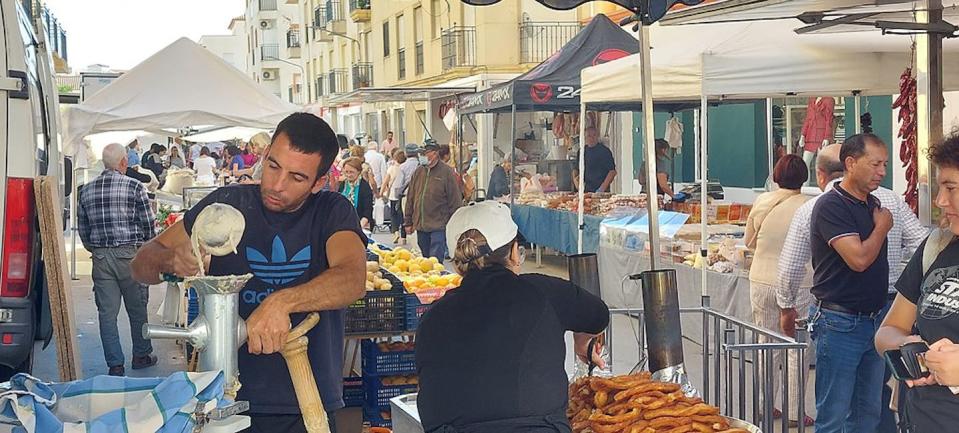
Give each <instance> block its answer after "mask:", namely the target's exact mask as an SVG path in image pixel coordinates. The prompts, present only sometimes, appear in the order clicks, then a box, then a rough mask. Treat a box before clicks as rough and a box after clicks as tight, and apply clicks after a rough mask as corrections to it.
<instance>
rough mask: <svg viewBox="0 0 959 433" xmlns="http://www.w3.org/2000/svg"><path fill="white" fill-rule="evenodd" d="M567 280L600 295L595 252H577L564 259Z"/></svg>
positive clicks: (597, 263) (597, 262)
mask: <svg viewBox="0 0 959 433" xmlns="http://www.w3.org/2000/svg"><path fill="white" fill-rule="evenodd" d="M566 267H567V268H568V269H569V281H570V282H572V283H573V284H575V285H577V286H579V287H582V288H583V290H586V291H587V292H589V293H592V294H593V295H596V296H600V289H599V261H598V260H597V258H596V254H577V255H572V256H569V257H568V258H567V259H566Z"/></svg>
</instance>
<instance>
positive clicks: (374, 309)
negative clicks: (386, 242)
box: [346, 272, 406, 334]
mask: <svg viewBox="0 0 959 433" xmlns="http://www.w3.org/2000/svg"><path fill="white" fill-rule="evenodd" d="M383 278H386V279H387V280H390V282H391V283H392V284H393V288H392V289H391V290H376V291H368V292H366V296H364V297H363V299H360V300H358V301H356V302H354V303H353V304H351V305H350V306H349V307H347V309H346V333H347V334H369V333H376V332H402V331H404V330H406V307H405V305H406V297H405V293H404V291H403V283H402V282H400V280H399V279H398V278H396V276H394V275H393V274H390V273H388V272H384V273H383Z"/></svg>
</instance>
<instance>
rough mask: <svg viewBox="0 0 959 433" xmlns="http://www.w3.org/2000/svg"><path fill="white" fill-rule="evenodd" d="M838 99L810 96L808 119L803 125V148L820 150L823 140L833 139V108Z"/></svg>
mask: <svg viewBox="0 0 959 433" xmlns="http://www.w3.org/2000/svg"><path fill="white" fill-rule="evenodd" d="M835 106H836V100H834V99H833V98H832V97H825V98H818V100H817V98H809V101H808V103H807V104H806V120H804V121H803V125H802V138H803V149H804V150H805V151H807V152H818V151H819V148H820V147H822V145H823V141H832V139H833V132H834V128H833V109H834V108H835Z"/></svg>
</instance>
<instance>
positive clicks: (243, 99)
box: [65, 38, 300, 155]
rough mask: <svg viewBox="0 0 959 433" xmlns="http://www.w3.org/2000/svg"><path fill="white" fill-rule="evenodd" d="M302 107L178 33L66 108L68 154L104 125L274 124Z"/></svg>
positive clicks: (113, 127) (127, 127)
mask: <svg viewBox="0 0 959 433" xmlns="http://www.w3.org/2000/svg"><path fill="white" fill-rule="evenodd" d="M298 110H300V108H299V107H297V106H296V105H293V104H290V103H287V102H285V101H283V100H281V99H280V98H277V97H276V95H273V94H272V93H270V92H269V91H268V90H266V89H264V88H262V87H260V86H259V85H258V84H257V83H255V82H254V81H253V80H251V79H250V78H249V77H247V76H246V75H244V74H243V73H242V72H240V71H239V70H238V69H236V68H234V67H233V66H231V65H230V64H228V63H226V62H225V61H223V59H221V58H219V57H218V56H216V55H215V54H213V53H211V52H210V51H208V50H206V49H205V48H203V47H202V46H200V45H198V44H197V43H195V42H193V41H191V40H189V39H187V38H180V39H178V40H177V41H176V42H173V43H172V44H170V45H168V46H167V47H166V48H164V49H162V50H160V51H159V52H157V53H156V54H154V55H152V56H150V58H148V59H146V60H144V61H143V62H142V63H140V64H139V65H137V66H136V67H134V68H133V69H131V70H130V71H129V72H127V73H125V74H123V75H122V76H121V77H120V78H118V79H117V80H116V81H114V82H113V83H111V84H110V85H108V86H107V87H105V88H104V89H103V90H101V91H99V92H97V93H96V94H95V95H93V96H92V97H91V98H90V99H88V100H86V101H84V102H83V103H81V104H79V105H76V106H74V107H70V108H69V109H68V111H67V113H66V116H65V118H66V154H68V155H73V154H74V151H73V149H75V148H77V147H78V144H80V143H81V141H82V140H83V138H84V137H86V136H88V135H90V134H95V133H99V132H106V131H130V130H147V131H157V130H161V129H164V128H181V127H185V126H191V125H208V126H223V127H226V126H244V127H251V128H261V129H272V128H274V127H276V124H277V123H279V122H280V121H281V120H283V118H284V117H286V116H288V115H289V114H290V113H293V112H296V111H298Z"/></svg>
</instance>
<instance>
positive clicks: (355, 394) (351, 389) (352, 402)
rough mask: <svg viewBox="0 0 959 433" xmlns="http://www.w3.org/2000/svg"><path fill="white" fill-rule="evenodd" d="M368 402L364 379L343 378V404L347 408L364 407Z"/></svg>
mask: <svg viewBox="0 0 959 433" xmlns="http://www.w3.org/2000/svg"><path fill="white" fill-rule="evenodd" d="M365 402H366V392H365V391H364V390H363V378H362V377H344V378H343V403H345V404H346V407H362V406H363V404H364V403H365Z"/></svg>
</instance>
